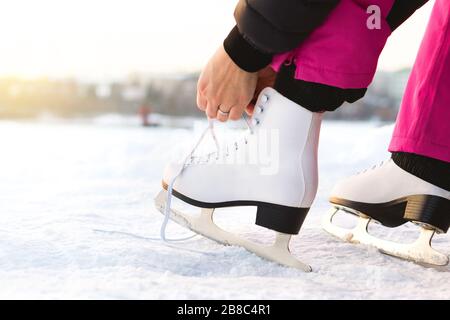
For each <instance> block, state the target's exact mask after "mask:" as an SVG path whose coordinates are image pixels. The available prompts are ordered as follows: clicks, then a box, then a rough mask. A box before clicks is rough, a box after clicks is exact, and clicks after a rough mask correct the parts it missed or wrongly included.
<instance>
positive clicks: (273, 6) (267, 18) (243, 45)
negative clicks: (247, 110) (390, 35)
mask: <svg viewBox="0 0 450 320" xmlns="http://www.w3.org/2000/svg"><path fill="white" fill-rule="evenodd" d="M339 1H345V0H240V1H239V3H238V5H237V7H236V10H235V18H236V27H235V28H233V30H232V31H231V33H230V34H229V36H228V37H227V39H225V41H224V47H225V50H226V51H227V53H228V54H229V55H230V57H231V58H232V59H233V61H234V62H235V63H236V64H237V65H238V66H239V67H240V68H242V69H244V70H246V71H249V72H255V71H258V70H260V69H262V68H263V67H265V66H267V65H268V64H269V63H270V62H271V60H272V57H273V55H274V54H276V53H281V52H285V51H289V50H291V49H294V48H295V47H297V46H298V45H300V44H301V42H302V41H304V40H305V39H306V38H307V37H308V36H309V34H310V33H311V32H312V31H314V29H316V28H317V27H318V26H320V25H321V24H322V23H323V22H324V21H325V19H326V17H327V16H328V15H329V13H330V12H331V11H332V10H333V9H334V8H335V7H336V6H337V5H338V4H339ZM353 1H355V2H360V4H359V5H367V3H368V2H370V1H367V0H353ZM427 1H428V0H393V2H394V3H393V6H392V9H391V11H390V12H389V15H388V17H387V21H388V23H389V25H390V26H391V29H392V30H395V29H396V28H397V27H398V26H399V25H401V24H402V23H403V22H404V21H405V20H406V19H408V18H409V17H410V16H411V15H412V14H413V13H414V12H415V11H416V10H417V9H418V8H420V7H421V6H423V5H424V4H425V3H426V2H427Z"/></svg>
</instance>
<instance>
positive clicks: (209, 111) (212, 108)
mask: <svg viewBox="0 0 450 320" xmlns="http://www.w3.org/2000/svg"><path fill="white" fill-rule="evenodd" d="M217 109H218V106H217V104H213V103H211V102H210V101H208V104H207V107H206V111H205V112H206V115H207V116H208V118H210V119H215V118H216V117H217Z"/></svg>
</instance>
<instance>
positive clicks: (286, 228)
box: [162, 182, 309, 235]
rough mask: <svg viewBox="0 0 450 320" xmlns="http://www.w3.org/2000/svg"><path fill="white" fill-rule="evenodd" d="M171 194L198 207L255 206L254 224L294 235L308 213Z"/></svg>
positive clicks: (307, 209) (242, 202)
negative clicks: (204, 200)
mask: <svg viewBox="0 0 450 320" xmlns="http://www.w3.org/2000/svg"><path fill="white" fill-rule="evenodd" d="M162 185H163V189H164V190H166V191H167V188H168V186H167V184H166V183H164V182H163V184H162ZM172 194H173V196H175V197H176V198H178V199H180V200H182V201H184V202H186V203H188V204H190V205H193V206H195V207H199V208H206V209H216V208H229V207H246V206H252V207H257V210H256V221H255V224H256V225H258V226H261V227H264V228H267V229H271V230H274V231H278V232H282V233H286V234H292V235H296V234H298V233H299V232H300V229H301V227H302V225H303V222H304V221H305V218H306V215H307V214H308V211H309V208H296V207H288V206H282V205H278V204H273V203H267V202H261V201H251V200H236V201H226V202H202V201H198V200H195V199H192V198H190V197H188V196H185V195H184V194H182V193H180V192H178V191H176V190H172Z"/></svg>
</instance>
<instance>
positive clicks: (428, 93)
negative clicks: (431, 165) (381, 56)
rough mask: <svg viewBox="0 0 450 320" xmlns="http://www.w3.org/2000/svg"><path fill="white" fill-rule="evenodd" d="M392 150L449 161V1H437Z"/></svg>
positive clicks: (405, 96)
mask: <svg viewBox="0 0 450 320" xmlns="http://www.w3.org/2000/svg"><path fill="white" fill-rule="evenodd" d="M389 151H392V152H395V151H403V152H410V153H416V154H420V155H424V156H428V157H431V158H436V159H440V160H443V161H446V162H450V1H449V0H436V3H435V6H434V9H433V12H432V14H431V18H430V21H429V23H428V27H427V31H426V34H425V37H424V39H423V40H422V44H421V47H420V50H419V54H418V56H417V59H416V62H415V65H414V68H413V70H412V73H411V76H410V78H409V81H408V85H407V88H406V92H405V95H404V97H403V102H402V106H401V109H400V113H399V115H398V118H397V123H396V127H395V130H394V134H393V136H392V140H391V144H390V147H389Z"/></svg>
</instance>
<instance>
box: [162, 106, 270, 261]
mask: <svg viewBox="0 0 450 320" xmlns="http://www.w3.org/2000/svg"><path fill="white" fill-rule="evenodd" d="M256 108H259V110H256ZM256 108H255V111H257V112H258V113H261V112H263V110H264V109H263V108H262V107H256ZM243 118H244V120H245V123H246V124H247V127H248V129H249V131H250V134H254V127H255V126H257V125H259V124H260V120H259V119H258V118H256V117H253V118H252V121H251V122H250V121H249V119H248V117H247V116H246V115H245V114H243ZM208 132H209V133H210V134H211V136H212V138H213V140H214V143H215V145H216V148H217V151H216V153H212V154H209V155H208V160H207V161H209V159H210V158H211V155H213V154H217V156H216V157H218V156H219V155H220V145H219V141H218V139H217V136H216V133H215V131H214V120H212V119H209V125H208V127H207V128H206V129H205V130H204V131H203V133H202V134H201V136H200V138H199V139H198V141H197V142H196V143H195V145H194V146H193V148H192V149H191V150H190V151H189V153H188V155H187V156H186V158H185V159H184V161H183V164H182V166H181V168H180V170H179V171H178V172H177V174H176V175H175V176H174V177H173V178H172V180H171V181H170V183H169V184H168V186H167V198H166V205H165V207H164V220H163V222H162V224H161V229H160V237H161V239H162V240H163V241H164V242H166V243H169V242H176V241H185V240H189V239H192V238H194V237H195V236H196V235H197V234H194V235H192V236H189V237H183V238H176V239H169V238H167V237H166V234H167V226H168V224H169V221H170V215H171V206H172V197H173V186H174V184H175V181H176V180H177V179H178V177H179V176H180V175H181V174H182V173H183V172H184V170H186V168H188V167H189V166H190V165H192V164H194V163H197V162H195V161H194V160H193V158H194V153H195V151H196V150H197V149H198V147H199V146H200V144H201V143H202V142H203V140H204V139H205V137H206V136H207V134H208ZM244 143H245V144H247V143H248V141H247V139H246V137H244ZM234 146H235V148H236V150H238V148H239V144H238V143H237V142H235V143H234ZM227 152H228V149H227ZM202 253H203V252H202Z"/></svg>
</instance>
